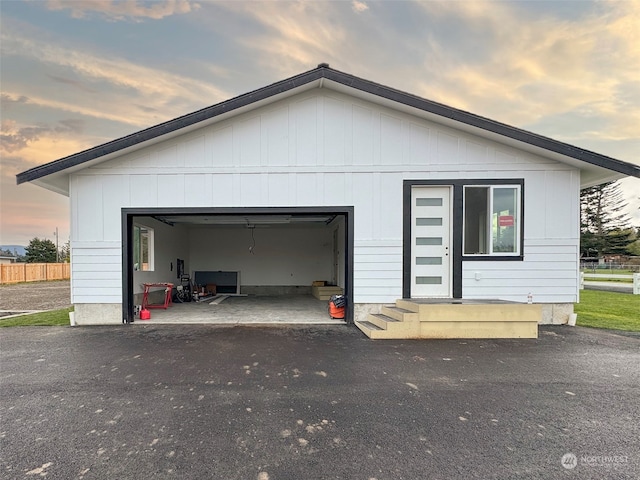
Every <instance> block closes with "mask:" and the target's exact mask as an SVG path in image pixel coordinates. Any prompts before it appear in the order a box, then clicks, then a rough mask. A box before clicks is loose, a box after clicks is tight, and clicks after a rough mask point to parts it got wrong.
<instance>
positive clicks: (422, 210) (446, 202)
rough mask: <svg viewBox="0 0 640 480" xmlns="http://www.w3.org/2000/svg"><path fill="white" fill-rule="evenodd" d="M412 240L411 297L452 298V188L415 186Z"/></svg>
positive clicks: (412, 190) (413, 189)
mask: <svg viewBox="0 0 640 480" xmlns="http://www.w3.org/2000/svg"><path fill="white" fill-rule="evenodd" d="M411 242H412V243H411V297H412V298H420V297H451V248H450V246H451V245H450V243H451V187H440V186H438V187H426V186H414V187H412V189H411Z"/></svg>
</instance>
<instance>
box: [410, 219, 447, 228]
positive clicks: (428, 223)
mask: <svg viewBox="0 0 640 480" xmlns="http://www.w3.org/2000/svg"><path fill="white" fill-rule="evenodd" d="M441 225H442V218H416V226H417V227H439V226H441Z"/></svg>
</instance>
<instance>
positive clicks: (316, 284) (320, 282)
mask: <svg viewBox="0 0 640 480" xmlns="http://www.w3.org/2000/svg"><path fill="white" fill-rule="evenodd" d="M326 283H327V282H325V281H324V280H316V281H315V282H313V283H312V284H311V286H312V287H324V286H325V284H326Z"/></svg>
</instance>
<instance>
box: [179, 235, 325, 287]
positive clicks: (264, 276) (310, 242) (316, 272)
mask: <svg viewBox="0 0 640 480" xmlns="http://www.w3.org/2000/svg"><path fill="white" fill-rule="evenodd" d="M334 230H335V227H334V228H329V227H328V226H324V225H323V226H321V227H320V226H318V227H292V226H276V225H268V226H266V225H257V226H255V228H247V227H239V228H238V227H204V228H197V227H192V228H191V230H190V245H189V246H190V266H191V272H192V274H193V272H194V271H196V270H198V271H200V270H205V271H218V270H222V271H238V272H240V285H241V290H240V291H241V293H254V292H258V290H256V288H255V287H265V286H269V287H275V286H304V287H311V283H312V282H313V281H314V280H326V281H331V279H332V277H333V263H334V260H333V231H334ZM250 249H251V250H250ZM247 287H253V288H251V289H250V290H248V289H247ZM309 292H310V290H309ZM261 293H269V291H268V290H266V291H263V292H261ZM272 293H278V291H277V290H272ZM283 293H284V292H283Z"/></svg>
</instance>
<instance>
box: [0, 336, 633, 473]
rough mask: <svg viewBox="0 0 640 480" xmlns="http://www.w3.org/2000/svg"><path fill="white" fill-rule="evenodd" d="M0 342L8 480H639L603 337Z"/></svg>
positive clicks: (613, 350) (615, 356)
mask: <svg viewBox="0 0 640 480" xmlns="http://www.w3.org/2000/svg"><path fill="white" fill-rule="evenodd" d="M0 341H1V347H2V348H1V351H0V362H1V363H0V365H1V371H0V372H1V378H2V383H1V385H0V387H1V388H0V414H1V415H0V417H1V419H2V426H1V428H0V430H1V432H0V442H1V443H0V447H1V448H0V463H1V464H2V466H1V468H2V475H3V478H38V477H39V476H41V475H43V474H46V477H47V478H50V479H52V478H53V479H58V478H60V479H62V478H64V479H67V478H84V479H104V478H113V479H136V480H138V479H146V478H154V479H169V478H180V479H205V478H207V479H208V478H214V479H217V478H220V479H259V480H267V479H269V480H278V479H327V478H336V479H363V480H370V479H377V480H383V479H394V480H396V479H419V478H420V479H422V478H424V479H428V478H442V479H449V478H485V479H486V478H505V479H507V478H515V477H522V478H564V476H567V477H571V478H580V479H590V478H594V479H595V478H598V479H600V478H639V477H640V454H639V453H638V452H639V451H640V443H639V440H638V438H639V437H640V428H639V426H638V418H640V407H639V405H640V402H639V401H638V398H640V387H639V385H640V373H639V369H638V365H640V340H639V339H637V338H631V337H625V336H620V335H615V334H612V333H609V332H603V331H598V330H592V329H586V328H580V327H575V328H570V327H541V328H540V335H539V338H538V339H537V340H441V341H401V340H391V341H371V340H368V339H366V338H365V337H364V336H363V335H362V334H361V333H360V332H359V331H358V330H357V329H355V328H354V327H349V326H306V327H282V328H279V327H271V328H263V327H220V326H210V325H194V326H184V325H180V326H173V325H165V326H157V327H154V326H148V325H138V324H135V325H129V326H126V325H125V326H121V327H119V326H117V327H84V328H70V327H53V328H43V327H26V328H11V329H3V331H2V332H0ZM567 453H573V454H575V455H576V458H577V466H575V468H573V469H571V470H570V469H567V468H565V467H563V466H562V464H561V458H562V457H563V455H565V454H567ZM605 456H606V457H615V458H614V459H613V460H611V459H609V460H607V459H605V458H604V457H605ZM566 458H570V457H566ZM566 466H571V465H569V464H568V465H566Z"/></svg>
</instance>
